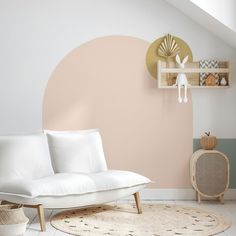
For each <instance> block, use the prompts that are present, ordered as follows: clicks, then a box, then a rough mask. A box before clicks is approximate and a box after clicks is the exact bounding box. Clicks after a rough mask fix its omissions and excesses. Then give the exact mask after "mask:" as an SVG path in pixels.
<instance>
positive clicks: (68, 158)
mask: <svg viewBox="0 0 236 236" xmlns="http://www.w3.org/2000/svg"><path fill="white" fill-rule="evenodd" d="M45 132H46V134H47V137H48V143H49V149H50V153H51V158H52V165H53V168H54V171H55V172H56V173H74V172H75V173H76V172H82V173H95V172H100V171H105V170H107V165H106V160H105V156H104V152H103V147H102V140H101V136H100V134H99V132H98V130H82V131H48V130H47V131H45Z"/></svg>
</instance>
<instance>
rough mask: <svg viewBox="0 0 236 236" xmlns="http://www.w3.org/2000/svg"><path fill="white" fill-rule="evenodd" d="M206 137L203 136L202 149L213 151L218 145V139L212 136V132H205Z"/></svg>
mask: <svg viewBox="0 0 236 236" xmlns="http://www.w3.org/2000/svg"><path fill="white" fill-rule="evenodd" d="M205 134H206V135H204V136H202V138H201V141H200V143H201V146H202V149H205V150H212V149H214V148H215V147H216V145H217V139H216V137H215V136H212V135H210V132H205Z"/></svg>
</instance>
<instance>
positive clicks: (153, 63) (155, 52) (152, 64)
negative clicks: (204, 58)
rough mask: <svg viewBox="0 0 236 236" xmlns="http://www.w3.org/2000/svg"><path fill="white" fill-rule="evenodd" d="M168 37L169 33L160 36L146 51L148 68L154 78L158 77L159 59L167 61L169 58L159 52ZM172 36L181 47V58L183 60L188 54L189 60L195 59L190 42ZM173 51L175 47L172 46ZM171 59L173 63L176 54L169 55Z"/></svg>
mask: <svg viewBox="0 0 236 236" xmlns="http://www.w3.org/2000/svg"><path fill="white" fill-rule="evenodd" d="M166 37H167V35H165V36H163V37H160V38H158V39H156V40H155V41H154V42H152V43H151V44H150V46H149V48H148V50H147V53H146V65H147V69H148V71H149V73H150V74H151V75H152V77H153V79H157V62H158V60H161V61H165V62H166V61H167V60H166V59H167V58H166V57H165V56H162V55H160V54H161V52H160V54H159V48H160V46H161V43H162V42H163V40H164V39H165V38H166ZM171 37H172V39H173V40H174V41H175V43H176V44H177V45H178V47H179V52H178V54H179V56H180V59H181V60H182V59H183V58H184V57H185V56H186V55H188V56H189V58H188V62H192V61H193V54H192V51H191V49H190V47H189V46H188V44H187V43H186V42H185V41H183V40H182V39H181V38H178V37H176V36H174V35H171ZM174 48H175V47H174ZM175 50H176V49H175ZM175 50H174V51H175ZM172 51H173V47H172ZM169 61H170V62H171V63H174V62H175V56H173V57H169Z"/></svg>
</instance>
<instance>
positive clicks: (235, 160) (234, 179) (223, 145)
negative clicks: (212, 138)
mask: <svg viewBox="0 0 236 236" xmlns="http://www.w3.org/2000/svg"><path fill="white" fill-rule="evenodd" d="M217 141H218V145H217V147H216V148H215V149H216V150H218V151H220V152H223V153H224V154H225V155H226V156H227V157H228V158H229V161H230V188H236V139H217ZM200 148H201V146H200V139H193V151H196V150H198V149H200Z"/></svg>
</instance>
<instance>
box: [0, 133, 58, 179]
mask: <svg viewBox="0 0 236 236" xmlns="http://www.w3.org/2000/svg"><path fill="white" fill-rule="evenodd" d="M53 174H54V172H53V169H52V165H51V158H50V153H49V148H48V143H47V138H46V135H45V134H43V133H41V134H32V135H14V136H0V178H6V179H15V178H20V179H21V178H26V179H37V178H41V177H45V176H49V175H53Z"/></svg>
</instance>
